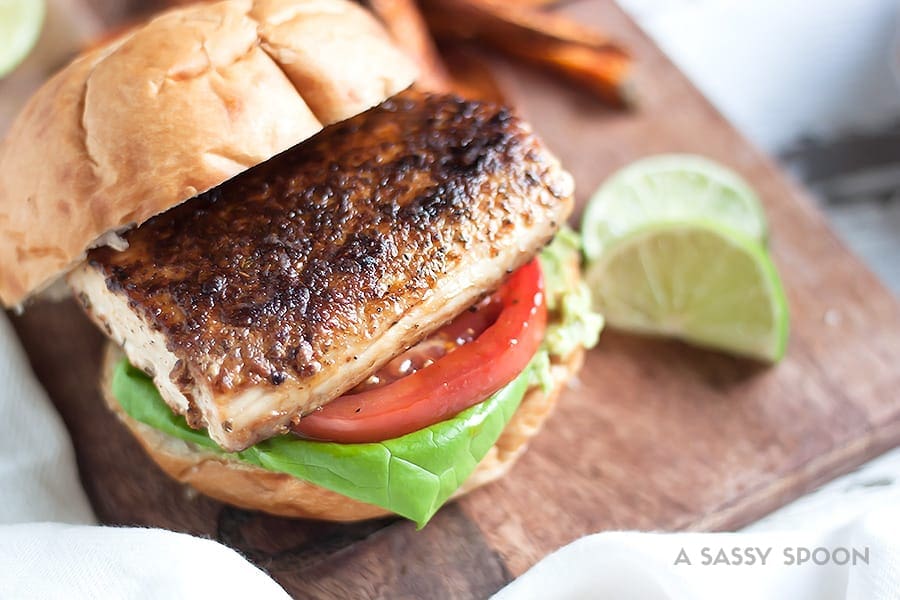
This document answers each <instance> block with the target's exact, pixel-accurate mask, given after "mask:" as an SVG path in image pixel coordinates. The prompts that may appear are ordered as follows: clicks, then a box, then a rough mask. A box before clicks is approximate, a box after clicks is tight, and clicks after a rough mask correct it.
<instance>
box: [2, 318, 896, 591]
mask: <svg viewBox="0 0 900 600" xmlns="http://www.w3.org/2000/svg"><path fill="white" fill-rule="evenodd" d="M51 521H52V522H51ZM94 523H95V518H94V515H93V513H92V511H91V509H90V506H89V504H88V502H87V499H86V497H85V495H84V491H83V490H82V489H81V486H80V484H79V483H78V477H77V474H76V469H75V461H74V458H73V453H72V448H71V444H70V441H69V438H68V435H67V434H66V431H65V428H64V427H63V425H62V423H61V421H60V419H59V417H58V416H57V414H56V412H55V411H54V410H53V408H52V406H51V404H50V402H49V400H48V399H47V397H46V394H45V393H44V392H43V390H42V389H41V387H40V386H39V385H38V383H37V381H36V380H35V378H34V376H33V375H32V373H31V370H30V369H29V367H28V363H27V361H26V360H25V357H24V356H23V353H22V351H21V349H20V346H19V343H18V340H17V339H16V338H15V334H14V333H13V331H12V329H11V327H10V325H9V323H8V321H7V320H6V318H5V317H3V316H0V598H22V599H28V598H56V597H60V598H62V597H64V598H71V599H80V598H197V597H213V598H217V599H222V600H224V599H228V598H236V599H237V598H239V599H241V600H245V599H246V598H248V597H249V598H261V599H266V598H279V599H281V598H286V597H287V595H286V594H285V592H284V591H283V590H282V589H281V588H280V587H279V586H278V585H277V584H276V583H275V582H274V581H272V580H271V579H270V578H269V577H267V576H266V575H265V574H264V573H263V572H262V571H260V570H259V569H257V568H256V567H254V566H252V565H251V564H250V563H248V562H247V561H246V560H244V559H243V558H242V557H241V556H240V555H239V554H237V553H236V552H234V551H233V550H231V549H229V548H226V547H225V546H222V545H220V544H218V543H216V542H213V541H210V540H204V539H199V538H194V537H191V536H188V535H184V534H178V533H172V532H169V531H163V530H160V529H139V528H114V527H98V526H96V525H94ZM817 548H825V549H827V551H828V553H829V557H830V558H831V560H832V562H831V563H830V564H827V565H818V564H815V562H814V559H815V558H818V559H820V561H821V559H822V558H823V556H824V554H823V551H819V552H818V556H816V555H815V554H813V553H814V552H816V549H817ZM720 549H724V551H725V557H726V559H727V560H728V562H730V563H734V562H736V559H735V554H734V552H735V551H738V552H739V555H740V556H741V557H742V562H743V563H746V561H747V558H748V557H749V556H754V557H755V564H754V565H747V564H741V565H735V564H731V565H726V564H718V565H712V564H705V563H711V562H714V561H715V562H719V561H716V559H717V558H718V556H719V555H718V551H719V550H720ZM839 549H846V551H847V552H849V553H852V552H853V551H855V552H856V553H857V564H856V566H849V565H843V566H841V565H837V564H834V562H833V561H834V559H835V558H837V559H839V561H840V560H843V558H844V555H843V553H842V550H839ZM682 550H683V551H684V552H683V553H682ZM803 550H807V551H809V552H810V556H809V559H808V560H807V561H806V562H805V564H803V565H799V566H798V565H796V564H785V563H786V560H787V557H788V556H790V557H791V558H792V559H793V561H794V562H795V563H796V562H797V559H798V558H799V557H800V556H801V554H800V553H801V552H802V551H803ZM760 552H763V553H766V564H765V565H764V566H763V565H760V558H759V556H760V554H759V553H760ZM785 552H789V554H786V553H785ZM863 553H864V554H863ZM861 555H863V556H865V557H866V558H867V560H868V564H864V563H863V562H862V558H861ZM685 558H686V560H687V561H690V564H688V562H686V560H685ZM679 559H680V560H679ZM676 561H677V562H678V563H679V564H676ZM496 597H497V598H498V599H500V600H527V599H531V598H535V599H538V598H540V599H543V598H585V597H591V598H615V599H617V600H628V599H631V598H635V599H641V600H657V599H672V600H688V599H689V600H707V599H709V600H712V599H716V600H718V599H721V598H731V599H735V600H743V599H747V600H749V599H754V600H756V599H762V598H765V599H768V600H782V599H784V600H832V599H834V600H837V599H845V598H846V599H849V600H882V599H888V598H900V508H891V509H886V510H880V511H876V512H870V513H869V514H868V515H867V516H865V517H863V518H862V519H859V520H857V521H856V522H854V523H851V524H850V525H845V526H842V527H839V528H837V529H831V530H828V529H827V528H823V529H822V530H820V531H803V532H783V533H742V534H741V533H734V534H647V533H619V532H617V533H603V534H597V535H592V536H588V537H585V538H582V539H580V540H577V541H575V542H573V543H571V544H569V545H568V546H566V547H564V548H562V549H560V550H558V551H557V552H555V553H553V554H551V555H550V556H548V557H546V558H545V559H544V560H542V561H541V562H539V563H538V564H537V565H536V566H535V567H533V568H532V569H531V570H530V571H528V572H527V573H525V574H524V575H523V576H522V577H520V578H519V579H517V580H516V581H514V582H513V583H511V584H510V585H509V586H507V587H506V588H504V589H503V590H501V591H500V592H499V593H498V594H497V596H496Z"/></svg>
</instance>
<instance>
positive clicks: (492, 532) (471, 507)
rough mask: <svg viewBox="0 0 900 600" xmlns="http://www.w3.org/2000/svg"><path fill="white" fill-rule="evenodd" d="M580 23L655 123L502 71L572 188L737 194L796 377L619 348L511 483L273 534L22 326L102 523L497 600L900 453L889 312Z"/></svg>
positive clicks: (49, 333)
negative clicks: (140, 431)
mask: <svg viewBox="0 0 900 600" xmlns="http://www.w3.org/2000/svg"><path fill="white" fill-rule="evenodd" d="M566 10H567V11H568V12H570V13H571V14H573V15H575V16H576V17H578V18H579V19H580V20H581V21H583V22H586V23H592V24H595V25H597V26H599V27H601V28H602V29H604V30H606V31H612V32H616V35H617V36H618V37H619V38H620V39H621V40H622V41H623V42H625V43H626V44H627V45H628V46H629V47H630V48H631V49H633V50H634V52H635V54H636V58H637V64H638V73H637V75H638V80H637V84H638V89H639V91H640V93H641V98H642V105H641V110H640V111H638V112H635V113H620V112H614V111H611V110H608V109H605V108H604V107H602V106H598V105H597V104H596V102H594V101H593V100H592V99H591V98H589V97H586V96H584V95H582V94H580V93H578V92H575V91H573V90H571V89H567V88H565V87H563V86H560V85H559V84H557V83H556V82H555V81H553V80H551V79H548V78H546V77H545V76H543V75H542V74H539V73H537V72H533V71H530V70H527V69H523V68H520V67H516V66H513V65H510V64H506V63H504V62H502V61H498V67H499V71H498V72H499V74H500V76H501V78H502V79H503V81H504V82H505V84H506V85H507V86H508V88H509V89H510V90H511V92H512V96H513V97H514V98H515V99H517V100H518V101H519V102H520V106H521V107H522V108H523V110H524V111H525V112H526V113H527V115H528V116H529V118H530V119H531V120H532V121H533V123H534V124H535V127H536V128H537V130H538V131H539V132H540V133H541V134H542V135H543V136H544V137H545V139H546V140H547V142H548V143H549V144H550V146H551V147H552V148H554V149H555V151H556V152H558V153H559V155H560V156H561V157H562V159H563V163H564V164H565V165H566V166H567V167H568V168H569V169H570V170H571V171H572V172H573V174H574V175H575V178H576V181H577V183H578V188H579V194H578V195H579V201H580V203H581V204H582V205H583V203H584V201H585V199H586V197H587V196H588V195H589V193H590V191H591V190H593V189H594V188H595V187H596V186H597V185H598V184H599V183H600V182H601V180H602V179H603V178H604V177H606V176H607V175H608V174H609V173H610V172H611V171H613V170H614V169H615V168H617V167H619V166H621V165H623V164H624V163H626V162H628V161H630V160H633V159H635V158H638V157H640V156H644V155H647V154H651V153H656V152H671V151H688V152H698V153H702V154H705V155H708V156H711V157H713V158H715V159H716V160H719V161H721V162H723V163H725V164H728V165H731V166H732V167H734V168H735V169H736V170H738V171H739V172H741V173H742V174H743V175H745V176H746V177H747V179H749V180H750V181H751V182H752V183H753V185H754V186H755V187H756V189H757V190H758V191H759V193H760V194H761V196H762V198H763V201H764V202H765V205H766V209H767V211H768V214H769V218H770V220H771V226H772V247H773V251H774V255H775V260H776V262H777V264H778V266H779V268H780V269H781V272H782V275H783V278H784V281H785V284H786V286H787V293H788V297H789V301H790V306H791V312H792V335H791V339H790V344H789V349H788V354H787V357H786V359H785V360H784V362H783V363H782V364H780V365H779V366H777V367H775V368H771V369H766V368H762V367H760V366H757V365H754V364H751V363H748V362H744V361H740V360H737V359H732V358H729V357H726V356H722V355H718V354H715V353H711V352H705V351H701V350H696V349H692V348H688V347H686V346H684V345H682V344H679V343H674V342H664V341H656V340H649V339H641V338H638V337H631V336H627V335H622V334H619V333H616V332H613V331H607V332H605V333H604V335H603V337H602V339H601V342H600V345H599V346H598V347H597V348H596V349H595V350H594V351H592V352H591V353H590V354H589V356H588V359H587V364H586V365H585V368H584V370H583V372H582V374H581V378H580V381H578V382H577V383H576V384H575V386H574V387H573V388H572V389H571V390H569V391H568V392H567V393H566V394H565V395H564V397H563V398H562V400H561V402H560V406H559V408H558V409H557V411H556V413H555V415H554V416H553V417H552V418H551V419H550V421H549V423H548V424H547V426H546V428H545V430H544V431H543V432H542V433H541V435H540V436H539V437H538V438H537V439H536V440H535V442H534V443H533V444H532V447H531V450H530V451H529V452H528V453H527V454H526V455H525V456H524V458H523V459H522V460H521V461H520V462H519V463H518V465H517V466H516V467H515V468H514V469H513V471H512V472H511V473H510V474H509V476H508V477H506V478H505V479H504V480H503V481H501V482H498V483H496V484H493V485H490V486H488V487H487V488H485V489H482V490H480V491H477V492H475V493H473V494H472V495H470V496H468V497H467V498H465V499H463V500H462V501H460V502H457V503H455V504H451V505H449V506H447V507H445V508H444V509H443V510H441V511H440V512H439V513H438V515H437V516H436V517H435V519H434V520H433V521H432V522H431V523H430V524H429V525H428V526H427V527H426V528H425V529H424V530H422V531H420V532H416V531H415V528H414V526H413V525H412V524H411V523H409V522H406V521H403V520H398V519H382V520H375V521H370V522H365V523H360V524H354V525H334V524H322V523H315V522H308V521H291V520H284V519H278V518H274V517H269V516H266V515H262V514H256V513H250V512H246V511H242V510H237V509H233V508H229V507H225V506H222V505H221V504H219V503H217V502H213V501H211V500H209V499H207V498H204V497H199V496H197V495H196V494H192V493H191V492H190V490H188V489H185V488H184V487H182V486H180V485H178V484H175V483H173V482H172V481H170V480H168V479H167V478H165V477H164V476H163V475H162V474H161V473H160V471H159V470H158V469H157V468H156V467H155V466H154V465H153V464H152V463H151V462H150V461H149V460H148V459H147V458H146V457H145V456H144V455H143V453H142V452H141V450H140V449H139V448H138V446H137V444H136V442H134V441H133V440H132V439H131V438H130V436H129V435H128V434H126V433H125V432H124V430H123V428H122V427H121V426H120V425H119V424H118V423H117V422H116V420H115V419H114V418H113V417H112V416H111V415H110V414H109V413H107V411H106V409H105V408H103V406H102V404H101V401H100V399H99V398H98V396H97V393H96V390H95V382H96V381H97V370H98V358H99V352H100V348H101V337H100V334H99V333H97V332H96V331H95V329H94V328H93V327H92V326H91V325H90V324H89V323H88V322H87V320H86V319H85V318H84V317H83V316H82V315H81V314H80V312H79V311H78V310H77V309H76V308H75V306H74V304H72V303H64V304H61V305H51V304H38V305H35V306H33V307H31V308H29V310H28V311H27V312H26V313H25V315H24V316H22V317H20V318H16V319H15V320H14V322H15V325H16V327H17V329H18V331H19V333H20V335H21V337H22V339H23V341H24V343H25V346H26V348H27V350H28V353H29V355H30V357H31V359H32V363H33V365H34V368H35V371H36V372H37V374H38V376H39V377H40V379H41V381H43V382H44V384H45V385H46V387H47V389H48V391H49V393H50V395H51V396H52V398H53V400H54V401H55V402H56V404H57V406H58V408H59V410H60V412H61V413H62V415H63V418H64V419H65V421H66V423H67V424H68V426H69V428H70V430H71V432H72V437H73V440H74V443H75V447H76V450H77V454H78V463H79V467H80V469H81V476H82V480H83V482H84V485H85V487H86V489H87V492H88V494H89V496H90V498H91V500H92V502H93V504H94V507H95V509H96V511H97V514H98V516H99V518H100V519H101V521H103V522H105V523H111V524H132V525H147V526H160V527H165V528H169V529H173V530H177V531H186V532H190V533H194V534H198V535H203V536H209V537H212V538H214V539H217V540H220V541H222V542H224V543H226V544H228V545H230V546H233V547H234V548H237V549H238V550H239V551H240V552H242V553H243V554H244V555H246V556H247V557H248V558H250V560H252V561H254V562H256V563H257V564H259V565H260V566H261V567H262V568H264V569H266V570H267V571H268V572H269V573H270V574H271V575H272V576H273V577H275V579H277V580H278V581H279V582H280V583H281V584H282V585H284V586H285V588H286V589H287V590H288V591H289V592H291V593H292V594H295V595H298V596H305V597H349V596H372V597H390V598H403V597H423V596H424V597H470V596H471V597H484V596H485V595H487V594H490V593H491V592H494V591H496V590H497V589H499V588H500V587H501V586H503V585H504V584H505V583H506V582H508V581H510V580H511V579H512V578H514V577H515V576H517V575H519V574H521V573H522V572H523V571H525V570H526V569H527V568H528V567H530V566H531V565H532V564H534V563H535V562H536V561H537V560H538V559H540V558H541V557H542V556H544V555H546V554H547V553H548V552H550V551H552V550H554V549H556V548H557V547H559V546H561V545H563V544H565V543H567V542H570V541H572V540H574V539H576V538H578V537H579V536H582V535H585V534H588V533H592V532H596V531H602V530H608V529H654V530H684V529H691V530H716V529H731V528H736V527H740V526H741V525H744V524H746V523H749V522H751V521H753V520H755V519H757V518H758V517H760V516H762V515H764V514H765V513H767V512H769V511H771V510H772V509H774V508H776V507H778V506H780V505H782V504H784V503H786V502H788V501H789V500H791V499H793V498H795V497H797V496H798V495H800V494H802V493H804V492H806V491H809V490H811V489H812V488H814V487H815V486H816V485H818V484H820V483H822V482H824V481H826V480H828V479H831V478H833V477H834V476H836V475H838V474H840V473H843V472H845V471H847V470H849V469H851V468H853V467H854V466H856V465H858V464H860V463H861V462H863V461H864V460H866V459H868V458H870V457H873V456H875V455H877V454H879V453H881V452H883V451H884V450H886V449H888V448H890V447H893V446H894V445H896V444H897V443H898V441H900V401H898V400H900V397H898V396H900V392H898V390H900V369H898V367H897V365H898V364H900V305H898V303H897V301H896V300H895V299H894V298H892V297H891V295H890V294H889V293H888V292H887V291H886V290H885V289H884V288H883V287H882V285H881V284H880V283H879V282H878V281H877V280H876V278H875V277H874V276H873V275H872V274H871V273H870V272H869V271H868V270H867V269H866V268H865V267H864V266H863V265H862V264H861V263H860V262H859V260H858V259H856V258H855V257H854V256H852V255H851V254H850V253H849V252H848V251H847V249H846V248H845V247H844V246H843V245H842V244H841V243H840V242H839V241H838V239H837V238H836V237H835V235H834V234H833V233H832V232H831V231H830V230H829V228H828V226H827V224H826V223H825V221H824V219H823V217H822V215H821V214H820V213H819V212H818V211H817V210H816V209H815V208H814V206H813V204H812V202H811V201H810V199H809V198H808V197H807V196H806V194H805V193H804V192H803V191H801V190H800V189H799V188H798V187H797V186H796V185H795V184H793V183H791V182H790V181H788V180H787V179H786V178H785V176H784V175H783V174H782V173H781V172H780V171H779V170H778V169H777V168H776V167H775V166H774V165H773V164H772V162H771V161H770V160H769V159H768V158H766V157H765V156H763V155H762V154H761V153H760V152H759V151H758V150H756V149H755V148H753V147H752V146H751V145H750V144H749V143H748V142H747V141H746V140H745V139H743V138H742V137H741V136H740V135H738V134H737V133H736V132H735V131H734V129H733V128H732V127H731V126H730V125H729V124H728V123H726V122H725V121H724V120H723V119H722V117H721V116H720V115H719V114H718V113H717V112H716V111H715V110H714V109H713V108H712V107H711V106H710V104H709V103H708V102H707V101H706V100H705V99H704V98H703V97H702V96H701V95H700V94H699V92H698V91H697V90H696V89H695V88H694V87H692V86H691V85H690V83H688V81H687V80H686V79H685V77H684V76H683V75H682V74H681V73H679V72H678V71H677V70H676V69H675V68H674V67H673V65H672V64H671V63H670V62H669V61H668V60H667V59H666V58H664V56H663V55H662V54H661V53H660V51H659V50H658V49H657V48H655V47H654V46H653V44H652V43H651V42H650V41H649V40H648V39H647V38H646V37H645V36H644V34H642V33H641V32H640V31H639V30H638V29H637V28H636V27H635V25H634V24H633V23H632V22H631V21H629V20H628V18H626V17H625V15H624V14H623V13H622V12H621V11H620V10H619V9H618V8H617V7H616V6H615V5H613V4H612V3H611V2H606V1H603V0H596V1H584V2H579V3H574V4H572V5H569V6H568V8H567V9H566ZM735 68H740V66H739V65H735ZM673 560H674V557H673ZM203 576H214V577H223V576H227V574H223V573H214V574H209V575H203Z"/></svg>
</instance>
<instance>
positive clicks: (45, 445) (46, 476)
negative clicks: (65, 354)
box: [0, 315, 288, 600]
mask: <svg viewBox="0 0 900 600" xmlns="http://www.w3.org/2000/svg"><path fill="white" fill-rule="evenodd" d="M50 521H54V522H50ZM95 523H96V520H95V518H94V514H93V512H92V511H91V508H90V505H89V504H88V501H87V498H86V496H85V494H84V490H82V488H81V484H80V483H79V482H78V475H77V471H76V468H75V460H74V456H73V452H72V446H71V443H70V441H69V436H68V434H67V433H66V430H65V428H64V427H63V424H62V421H61V420H60V418H59V416H58V415H57V414H56V412H55V411H54V410H53V407H52V405H51V404H50V401H49V400H48V398H47V396H46V394H45V393H44V391H43V389H41V387H40V385H39V384H38V383H37V381H36V380H35V378H34V375H33V374H32V373H31V369H30V368H29V365H28V362H27V361H26V359H25V357H24V355H23V352H22V350H21V347H20V345H19V342H18V340H17V339H16V337H15V334H14V332H13V331H12V328H11V327H10V324H9V322H8V321H7V319H6V317H4V316H2V315H0V598H16V599H23V600H26V599H30V598H35V599H37V598H71V599H81V598H85V599H88V598H128V599H139V598H148V599H149V598H192V599H193V598H205V597H209V598H217V599H225V598H235V599H240V600H246V599H247V598H261V599H268V598H278V599H284V598H287V597H288V596H287V594H285V592H284V590H282V589H281V587H279V586H278V584H276V583H275V582H274V581H272V580H271V579H270V578H269V577H268V576H266V574H265V573H263V572H262V571H260V570H259V569H257V568H256V567H254V566H253V565H251V564H250V563H248V562H247V561H246V560H244V559H243V558H242V557H241V556H240V555H239V554H238V553H237V552H235V551H234V550H231V549H229V548H226V547H225V546H222V545H221V544H218V543H216V542H213V541H210V540H203V539H200V538H195V537H191V536H189V535H184V534H180V533H173V532H170V531H163V530H161V529H140V528H126V527H97V526H95V525H94V524H95Z"/></svg>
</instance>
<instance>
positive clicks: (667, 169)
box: [581, 154, 766, 260]
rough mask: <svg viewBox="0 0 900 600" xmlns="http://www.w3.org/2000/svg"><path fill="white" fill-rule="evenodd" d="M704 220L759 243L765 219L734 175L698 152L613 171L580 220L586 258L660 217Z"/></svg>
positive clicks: (651, 159) (746, 187)
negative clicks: (737, 232)
mask: <svg viewBox="0 0 900 600" xmlns="http://www.w3.org/2000/svg"><path fill="white" fill-rule="evenodd" d="M697 218H699V219H708V220H711V221H714V222H717V223H721V224H722V225H725V226H728V227H730V228H732V229H736V230H738V231H741V232H743V233H745V234H746V235H747V236H748V237H750V238H754V239H757V240H760V241H763V242H764V241H765V238H766V220H765V215H764V214H763V211H762V208H761V206H760V204H759V199H758V198H757V196H756V194H755V193H754V191H753V189H752V188H751V187H750V186H749V185H748V184H747V183H746V182H745V181H744V180H743V179H741V177H740V176H739V175H737V174H736V173H734V172H733V171H731V170H729V169H726V168H725V167H723V166H721V165H719V164H717V163H714V162H712V161H710V160H708V159H705V158H702V157H700V156H693V155H689V154H663V155H659V156H651V157H649V158H644V159H642V160H639V161H637V162H635V163H632V164H630V165H628V166H627V167H625V168H623V169H621V170H620V171H617V172H616V173H615V174H613V176H612V177H610V178H609V179H608V180H607V181H606V183H604V184H603V186H601V187H600V189H598V190H597V192H596V193H595V194H594V196H593V197H592V198H591V201H590V203H589V204H588V207H587V210H586V211H585V213H584V217H583V219H582V223H581V231H582V235H583V236H584V253H585V256H586V257H587V258H588V260H593V259H596V258H597V257H599V256H600V255H601V254H602V253H603V250H604V248H606V247H607V246H608V245H609V244H611V243H612V242H614V241H615V240H617V239H619V238H621V237H623V236H626V235H628V234H629V233H630V232H632V231H634V230H635V229H638V228H640V227H642V226H644V225H647V224H649V223H653V222H656V221H658V220H660V219H668V220H683V219H686V220H691V219H697Z"/></svg>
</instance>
